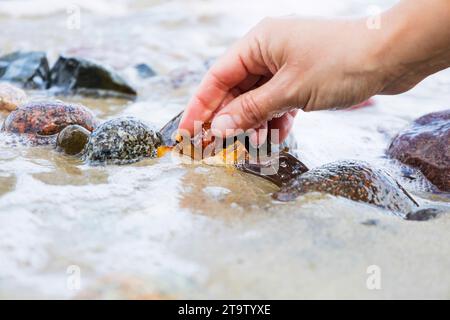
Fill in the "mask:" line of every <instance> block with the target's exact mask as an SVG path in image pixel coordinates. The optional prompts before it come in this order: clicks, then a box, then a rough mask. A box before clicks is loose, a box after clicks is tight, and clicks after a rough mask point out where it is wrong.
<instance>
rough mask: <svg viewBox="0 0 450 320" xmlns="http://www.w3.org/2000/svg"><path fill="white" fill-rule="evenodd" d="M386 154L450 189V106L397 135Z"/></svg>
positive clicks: (422, 118)
mask: <svg viewBox="0 0 450 320" xmlns="http://www.w3.org/2000/svg"><path fill="white" fill-rule="evenodd" d="M387 154H388V155H389V156H391V157H392V158H395V159H397V160H399V161H401V162H402V163H404V164H406V165H409V166H411V167H414V168H417V169H419V170H420V171H421V172H422V173H423V174H424V175H425V176H426V177H427V178H428V180H430V181H431V182H432V183H433V184H434V185H436V186H437V187H438V188H439V189H440V190H441V191H444V192H450V110H445V111H441V112H435V113H430V114H427V115H425V116H423V117H421V118H419V119H417V120H415V121H414V122H413V123H412V125H411V126H410V127H409V128H407V129H406V130H405V131H403V132H401V133H400V134H399V135H397V137H395V138H394V140H393V141H392V143H391V145H390V146H389V148H388V150H387Z"/></svg>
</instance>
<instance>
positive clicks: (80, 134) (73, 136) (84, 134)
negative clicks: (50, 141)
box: [56, 125, 91, 155]
mask: <svg viewBox="0 0 450 320" xmlns="http://www.w3.org/2000/svg"><path fill="white" fill-rule="evenodd" d="M90 135H91V132H90V131H89V130H86V129H85V128H84V127H81V126H79V125H71V126H68V127H65V128H64V129H63V130H62V131H61V132H60V133H59V134H58V138H57V139H56V145H57V148H58V150H59V151H62V152H64V153H66V154H68V155H77V154H79V153H80V152H81V151H83V149H84V147H85V145H86V144H87V142H88V140H89V136H90Z"/></svg>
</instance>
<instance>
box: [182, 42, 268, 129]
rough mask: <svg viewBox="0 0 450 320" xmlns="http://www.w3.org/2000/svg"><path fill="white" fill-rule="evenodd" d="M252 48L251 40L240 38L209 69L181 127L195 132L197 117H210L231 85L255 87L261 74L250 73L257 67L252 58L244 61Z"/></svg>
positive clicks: (208, 118)
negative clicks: (248, 41)
mask: <svg viewBox="0 0 450 320" xmlns="http://www.w3.org/2000/svg"><path fill="white" fill-rule="evenodd" d="M249 50H250V47H249V45H248V43H247V42H246V41H242V40H241V41H240V42H239V43H238V44H236V45H235V46H234V47H233V48H232V49H231V50H230V51H229V52H228V53H227V54H226V55H225V56H223V57H222V58H221V59H220V60H219V61H218V62H217V63H216V64H215V65H214V66H213V67H212V68H211V69H210V70H209V71H208V73H207V74H206V75H205V77H204V78H203V81H202V82H201V84H200V86H199V87H198V89H197V91H196V93H195V94H194V96H193V97H192V99H191V100H190V102H189V103H188V106H187V108H186V110H185V111H184V114H183V118H182V119H181V121H180V126H179V128H180V129H185V130H188V131H189V132H190V133H191V134H193V128H194V121H202V122H206V121H208V120H210V119H211V117H212V116H213V114H214V112H215V111H216V110H217V108H219V107H220V105H221V104H222V103H223V100H224V99H225V98H226V97H227V95H228V94H229V92H230V91H231V89H233V88H234V87H238V86H239V85H241V86H243V88H245V87H252V86H253V85H254V84H255V83H256V82H257V81H258V80H259V78H260V76H258V75H253V74H250V73H249V69H250V70H255V68H254V66H253V65H252V62H251V61H250V62H247V65H246V64H245V62H244V58H243V57H244V56H249V53H248V51H249ZM256 71H258V70H256Z"/></svg>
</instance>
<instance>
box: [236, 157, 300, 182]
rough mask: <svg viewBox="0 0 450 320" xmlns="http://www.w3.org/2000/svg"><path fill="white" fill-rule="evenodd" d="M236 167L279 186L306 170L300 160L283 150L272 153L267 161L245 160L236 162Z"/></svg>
mask: <svg viewBox="0 0 450 320" xmlns="http://www.w3.org/2000/svg"><path fill="white" fill-rule="evenodd" d="M236 167H237V168H238V169H239V170H241V171H243V172H246V173H251V174H254V175H256V176H258V177H261V178H263V179H266V180H269V181H270V182H272V183H274V184H276V185H277V186H279V187H282V186H284V185H286V184H287V183H289V181H291V180H292V179H295V178H297V177H298V176H300V175H301V174H303V173H305V172H306V171H308V168H307V167H306V166H305V165H304V164H303V163H302V162H301V161H300V160H298V159H297V158H295V157H294V156H293V155H291V154H289V153H287V152H285V151H281V152H280V153H277V154H273V155H272V156H271V157H270V158H269V159H268V160H267V161H263V160H261V159H260V160H259V161H258V163H251V162H248V161H245V162H242V163H237V164H236Z"/></svg>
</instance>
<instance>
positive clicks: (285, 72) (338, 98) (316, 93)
mask: <svg viewBox="0 0 450 320" xmlns="http://www.w3.org/2000/svg"><path fill="white" fill-rule="evenodd" d="M434 1H435V2H439V1H442V0H434ZM426 3H428V2H426V1H423V0H418V1H416V2H414V5H410V2H409V1H406V2H405V3H401V4H400V5H399V6H400V7H396V8H394V9H391V11H388V12H387V13H385V14H384V16H383V17H382V19H383V20H382V21H383V22H384V25H383V28H384V29H383V28H381V29H380V30H370V29H369V28H368V27H367V25H366V20H365V19H360V20H318V19H302V18H297V17H286V18H276V19H265V20H264V21H262V22H261V23H260V24H259V25H257V26H256V27H255V28H253V29H252V30H251V31H250V32H249V33H248V34H247V35H246V36H245V37H244V38H242V39H241V40H239V41H238V42H237V43H236V44H235V45H234V46H233V47H232V48H231V49H230V50H229V51H228V52H227V53H226V54H225V55H224V56H223V57H222V58H221V59H220V60H219V61H218V62H217V63H215V64H214V65H213V67H212V68H211V69H210V70H209V72H208V73H207V74H206V76H205V77H204V79H203V81H202V83H201V84H200V87H199V88H198V90H197V92H196V93H195V94H194V96H193V98H192V99H191V101H190V102H189V104H188V106H187V108H186V110H185V112H184V117H183V119H182V121H181V123H180V129H186V130H188V131H189V132H190V133H191V134H192V133H193V122H194V121H196V120H197V121H203V122H205V121H210V120H211V119H212V120H213V121H212V129H213V130H214V131H215V133H216V134H217V133H221V134H222V135H226V136H228V135H233V134H234V130H236V129H242V130H247V129H251V128H257V129H258V131H257V132H255V133H253V135H252V136H251V141H252V142H253V143H254V144H255V143H256V142H259V143H261V142H262V141H263V140H264V138H265V136H266V134H267V128H271V129H279V130H280V131H279V137H280V140H284V138H285V137H286V136H287V135H288V133H289V130H290V128H291V126H292V123H293V118H294V116H295V114H296V112H297V110H298V109H303V110H304V111H313V110H321V109H330V108H344V107H349V106H352V105H354V104H358V103H360V102H362V101H364V100H366V99H367V98H369V97H371V96H373V95H375V94H380V93H386V94H393V93H401V92H404V91H406V90H408V89H410V88H411V87H413V86H414V85H415V84H416V83H418V82H419V81H420V80H422V79H423V78H424V77H426V76H427V75H429V74H430V73H433V72H436V71H437V69H439V68H436V67H435V69H436V70H432V68H431V69H430V67H429V68H423V65H424V61H426V62H427V63H428V64H429V62H430V61H429V59H425V58H424V57H427V55H428V56H430V51H431V50H432V49H435V47H436V43H434V42H433V41H434V40H433V41H431V40H428V41H426V42H422V43H421V47H420V50H419V51H418V50H415V49H416V48H415V47H414V46H416V47H417V41H418V40H420V38H419V39H418V37H420V33H423V38H427V37H428V38H430V37H429V35H427V33H426V32H425V31H423V29H430V28H431V29H432V28H433V26H435V25H436V24H435V23H433V24H432V25H431V23H432V21H428V20H427V19H428V18H429V17H428V16H426V15H425V17H423V15H424V10H425V9H424V8H423V7H422V6H426ZM442 3H443V2H442ZM447 3H448V2H447ZM440 4H441V2H440ZM406 5H407V6H408V7H407V9H408V10H409V12H408V10H406V11H407V12H406V13H404V12H402V11H405V8H402V7H401V6H406ZM427 7H428V6H427ZM436 7H437V6H435V7H434V10H436V11H439V10H441V11H442V8H441V9H439V8H436ZM399 16H401V17H404V18H399ZM412 18H415V19H416V21H417V19H419V20H420V19H422V20H424V21H423V22H424V24H422V25H421V28H422V29H421V32H417V31H415V30H412V31H411V30H410V28H409V26H410V22H411V21H410V20H411V19H412ZM434 18H435V19H436V17H435V16H434ZM443 20H444V22H445V19H443ZM447 20H448V19H447ZM444 25H445V23H444ZM447 25H448V22H447ZM427 26H428V27H427ZM441 28H443V27H441ZM444 30H445V29H444ZM428 31H429V30H428ZM429 32H430V31H429ZM441 33H442V32H441ZM447 33H448V29H447ZM445 36H446V33H445V32H444V34H443V35H442V34H441V35H438V37H437V38H438V40H440V41H441V42H444V44H445ZM401 39H405V40H404V41H405V43H399V41H400V40H401ZM421 51H422V52H421ZM447 56H448V51H447ZM441 60H442V59H441ZM447 62H448V61H447ZM419 63H422V67H420V68H415V67H416V66H417V65H418V64H419ZM405 66H408V68H406V67H405ZM444 66H445V63H444V64H443V66H442V67H444ZM441 69H442V68H441Z"/></svg>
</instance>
